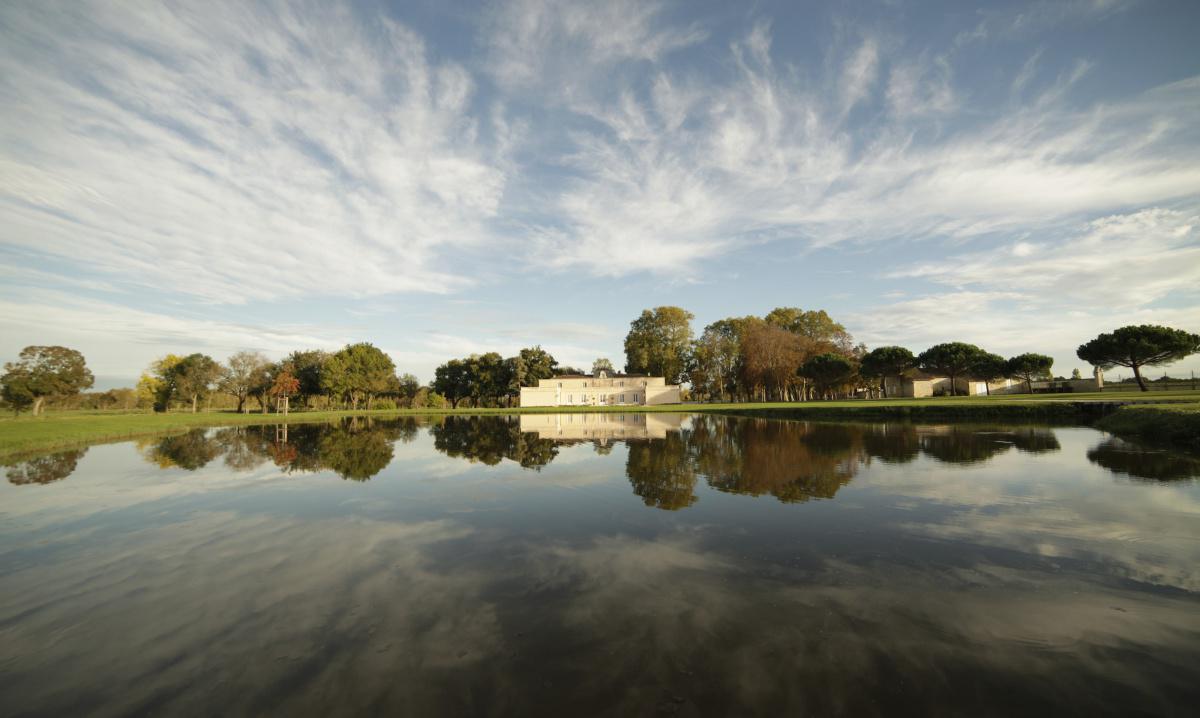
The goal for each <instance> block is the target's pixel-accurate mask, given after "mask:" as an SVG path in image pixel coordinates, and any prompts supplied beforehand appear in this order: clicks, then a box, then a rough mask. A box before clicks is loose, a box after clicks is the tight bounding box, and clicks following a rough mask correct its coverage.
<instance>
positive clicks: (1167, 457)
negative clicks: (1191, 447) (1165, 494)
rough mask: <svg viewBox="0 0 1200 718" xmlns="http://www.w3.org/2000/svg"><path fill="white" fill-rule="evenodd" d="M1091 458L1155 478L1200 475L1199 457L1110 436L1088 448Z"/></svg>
mask: <svg viewBox="0 0 1200 718" xmlns="http://www.w3.org/2000/svg"><path fill="white" fill-rule="evenodd" d="M1087 457H1088V460H1089V461H1091V462H1093V463H1095V464H1098V465H1099V466H1103V467H1104V468H1106V469H1108V470H1109V471H1112V472H1114V473H1118V474H1126V475H1128V476H1132V477H1133V478H1135V479H1150V480H1152V481H1178V480H1180V479H1192V478H1196V477H1200V458H1197V457H1194V456H1188V455H1187V454H1181V453H1176V452H1171V451H1166V450H1163V449H1155V448H1151V447H1146V446H1141V445H1140V444H1135V443H1133V442H1130V441H1124V440H1122V439H1118V438H1116V437H1110V438H1108V439H1105V440H1104V441H1102V442H1100V443H1099V444H1097V445H1096V446H1095V447H1094V448H1092V449H1089V450H1088V452H1087Z"/></svg>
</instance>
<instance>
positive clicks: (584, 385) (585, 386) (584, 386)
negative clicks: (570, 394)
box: [583, 381, 587, 389]
mask: <svg viewBox="0 0 1200 718" xmlns="http://www.w3.org/2000/svg"><path fill="white" fill-rule="evenodd" d="M583 388H584V389H586V388H587V382H586V381H585V382H583Z"/></svg>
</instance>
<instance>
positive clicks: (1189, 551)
mask: <svg viewBox="0 0 1200 718" xmlns="http://www.w3.org/2000/svg"><path fill="white" fill-rule="evenodd" d="M5 471H6V474H7V481H4V482H0V711H2V712H3V713H4V714H6V715H45V716H65V715H83V714H89V715H132V714H137V715H142V714H160V715H165V714H171V715H206V716H212V715H221V716H228V715H262V714H275V715H322V716H324V715H335V714H361V713H377V714H386V715H415V716H425V715H522V716H525V715H554V716H565V715H592V714H602V715H613V716H626V715H647V716H656V715H681V716H687V715H721V716H733V715H772V716H773V715H853V716H859V715H897V714H902V715H972V716H980V715H1016V714H1024V715H1048V714H1052V713H1054V714H1071V715H1087V716H1094V715H1123V716H1128V715H1195V713H1194V712H1193V711H1194V710H1195V709H1196V706H1197V705H1198V704H1200V481H1197V477H1200V460H1198V459H1197V458H1196V457H1194V456H1190V455H1186V454H1179V453H1172V452H1169V451H1163V450H1156V449H1152V448H1148V447H1143V446H1139V445H1137V444H1132V443H1128V442H1125V441H1122V440H1120V439H1116V438H1114V437H1111V436H1109V435H1107V434H1104V433H1102V432H1099V431H1096V430H1093V429H1089V428H1082V427H1045V426H1008V425H986V426H984V425H980V426H966V425H924V424H920V425H914V424H849V423H846V424H843V423H813V422H785V421H775V420H760V419H737V418H727V417H719V416H711V415H698V416H686V415H681V414H651V415H647V414H627V415H620V414H573V415H572V414H565V415H553V414H534V415H523V416H521V417H497V416H486V417H464V416H454V417H448V418H430V419H411V418H410V419H400V420H388V421H382V420H370V419H353V420H346V421H343V422H340V423H336V424H310V425H291V426H287V427H284V426H254V427H230V428H217V429H208V430H195V431H192V432H189V433H183V434H176V435H172V436H166V437H156V438H151V439H143V440H138V441H133V442H126V443H115V444H104V445H97V446H92V447H89V448H87V449H80V450H76V451H67V452H59V453H56V454H50V455H47V456H41V457H34V458H31V459H29V460H28V461H23V462H19V463H13V464H11V465H9V466H7V467H6V468H5Z"/></svg>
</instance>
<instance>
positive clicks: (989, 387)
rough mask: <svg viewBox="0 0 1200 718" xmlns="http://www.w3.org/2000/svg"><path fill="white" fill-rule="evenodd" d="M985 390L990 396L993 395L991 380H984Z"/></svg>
mask: <svg viewBox="0 0 1200 718" xmlns="http://www.w3.org/2000/svg"><path fill="white" fill-rule="evenodd" d="M983 390H984V391H985V392H987V395H988V396H991V395H992V382H990V381H984V382H983Z"/></svg>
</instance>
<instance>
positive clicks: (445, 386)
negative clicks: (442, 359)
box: [433, 359, 471, 409]
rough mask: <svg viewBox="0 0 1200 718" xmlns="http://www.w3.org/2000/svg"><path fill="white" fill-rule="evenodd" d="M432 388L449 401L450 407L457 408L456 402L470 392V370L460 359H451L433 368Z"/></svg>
mask: <svg viewBox="0 0 1200 718" xmlns="http://www.w3.org/2000/svg"><path fill="white" fill-rule="evenodd" d="M433 375H434V379H433V390H434V391H435V392H437V393H438V394H440V395H442V396H443V397H445V398H446V399H447V400H448V401H449V402H450V408H452V409H457V408H458V402H460V401H462V400H463V398H464V397H466V396H467V395H468V394H470V391H471V379H470V370H469V368H468V367H467V365H466V363H464V362H463V361H462V360H461V359H451V360H450V361H448V362H446V363H445V364H443V365H441V366H439V367H438V368H437V369H435V370H434V373H433Z"/></svg>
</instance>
